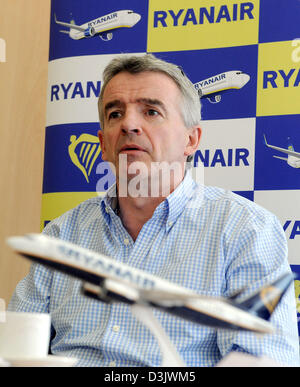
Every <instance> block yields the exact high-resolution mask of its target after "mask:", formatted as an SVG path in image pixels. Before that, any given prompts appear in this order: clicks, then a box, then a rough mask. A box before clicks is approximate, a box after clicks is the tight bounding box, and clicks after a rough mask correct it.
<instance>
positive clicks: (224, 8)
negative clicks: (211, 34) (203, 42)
mask: <svg viewBox="0 0 300 387" xmlns="http://www.w3.org/2000/svg"><path fill="white" fill-rule="evenodd" d="M253 11H254V4H253V3H251V2H244V3H241V4H231V5H221V6H219V7H218V6H212V7H210V8H206V7H200V8H199V10H197V11H196V10H195V9H193V8H188V9H180V10H179V11H176V12H174V11H173V10H168V11H154V24H153V27H154V28H158V27H178V26H187V25H191V24H193V25H197V24H199V25H201V24H206V23H209V24H213V23H221V22H234V21H238V20H239V21H243V20H249V19H254V15H253Z"/></svg>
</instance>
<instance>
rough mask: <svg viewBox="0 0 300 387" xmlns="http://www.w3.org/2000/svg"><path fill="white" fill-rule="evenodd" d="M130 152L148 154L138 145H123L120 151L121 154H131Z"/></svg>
mask: <svg viewBox="0 0 300 387" xmlns="http://www.w3.org/2000/svg"><path fill="white" fill-rule="evenodd" d="M129 152H146V151H145V149H144V148H142V147H141V146H139V145H136V144H126V145H123V146H122V147H121V149H120V153H129Z"/></svg>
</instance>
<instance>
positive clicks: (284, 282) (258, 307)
mask: <svg viewBox="0 0 300 387" xmlns="http://www.w3.org/2000/svg"><path fill="white" fill-rule="evenodd" d="M294 279H295V275H294V274H293V273H286V274H284V275H283V276H281V277H280V278H278V279H277V280H275V281H274V282H273V283H271V284H270V285H268V286H266V287H264V288H263V289H260V290H259V292H257V293H256V294H254V295H252V296H251V297H249V298H247V299H246V300H244V301H242V302H241V303H239V307H241V308H242V309H245V310H247V311H248V312H249V313H252V314H255V315H256V316H258V317H261V318H263V319H265V320H268V319H269V318H270V316H271V315H272V313H273V311H274V309H275V308H276V306H277V305H278V303H279V301H280V300H281V298H282V296H283V295H284V294H285V292H286V291H287V289H288V288H289V286H290V285H291V284H292V283H293V281H294Z"/></svg>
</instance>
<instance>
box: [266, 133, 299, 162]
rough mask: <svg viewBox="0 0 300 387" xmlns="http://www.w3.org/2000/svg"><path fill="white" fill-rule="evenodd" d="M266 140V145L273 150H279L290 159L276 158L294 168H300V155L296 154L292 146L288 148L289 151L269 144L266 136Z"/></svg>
mask: <svg viewBox="0 0 300 387" xmlns="http://www.w3.org/2000/svg"><path fill="white" fill-rule="evenodd" d="M264 139H265V145H266V146H267V147H269V148H271V149H274V150H277V151H279V152H283V153H286V154H287V155H288V157H280V156H274V155H273V157H275V158H276V159H280V160H284V161H286V162H287V163H288V165H290V166H291V167H293V168H300V153H299V152H295V150H294V147H293V145H292V144H290V145H289V146H288V148H287V149H285V148H279V147H278V146H274V145H270V144H268V143H267V139H266V136H265V135H264Z"/></svg>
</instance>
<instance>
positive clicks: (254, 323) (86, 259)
mask: <svg viewBox="0 0 300 387" xmlns="http://www.w3.org/2000/svg"><path fill="white" fill-rule="evenodd" d="M7 243H8V244H9V245H10V247H12V248H13V249H14V250H15V251H16V252H18V253H19V254H21V255H22V256H24V257H26V258H28V259H30V260H32V261H34V262H37V263H40V264H44V265H46V266H48V267H50V268H53V269H56V270H58V271H62V272H64V273H67V274H69V275H71V276H75V277H76V278H79V279H81V280H83V281H84V282H83V286H82V291H83V293H84V294H85V295H87V296H91V297H93V298H96V299H99V300H101V301H103V302H125V303H128V304H131V305H132V304H137V305H138V304H142V305H147V306H150V307H156V308H159V309H160V310H163V311H166V312H169V313H172V314H174V315H176V316H179V317H181V318H184V319H187V320H190V321H193V322H196V323H199V324H203V325H207V326H210V327H214V328H224V329H232V330H249V331H253V332H257V333H272V332H274V328H273V327H272V325H271V323H270V322H269V321H268V319H269V318H270V316H271V314H272V313H273V311H274V309H275V308H276V306H277V305H278V303H279V301H280V299H281V297H282V296H283V295H284V293H285V292H286V290H287V289H288V287H289V286H290V284H291V283H292V282H293V280H294V276H293V274H291V273H287V274H285V275H283V276H282V277H281V278H279V279H277V280H275V281H274V282H273V283H271V284H270V285H269V286H266V287H264V288H262V289H260V290H259V291H258V292H257V293H256V294H254V295H251V296H250V297H248V298H247V299H246V300H243V301H238V299H237V298H238V296H239V295H240V294H241V292H242V291H241V292H238V293H236V294H234V295H233V296H232V297H230V298H214V297H208V296H203V295H199V294H196V293H194V292H192V291H191V290H189V289H187V288H185V287H182V286H179V285H176V284H174V283H172V282H170V281H167V280H164V279H161V278H159V277H157V276H154V275H152V274H149V273H147V272H145V271H142V270H139V269H136V268H133V267H131V266H129V265H125V264H123V263H120V262H118V261H116V260H114V259H112V258H109V257H107V256H104V255H102V254H98V253H95V252H93V251H90V250H88V249H85V248H82V247H79V246H77V245H75V244H73V243H70V242H65V241H62V240H60V239H56V238H53V237H49V236H46V235H43V234H28V235H25V236H17V237H10V238H8V239H7ZM244 290H245V289H243V291H244Z"/></svg>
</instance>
